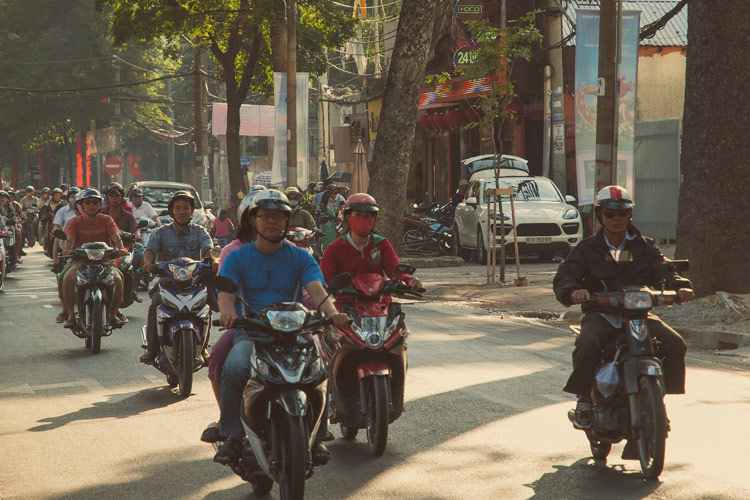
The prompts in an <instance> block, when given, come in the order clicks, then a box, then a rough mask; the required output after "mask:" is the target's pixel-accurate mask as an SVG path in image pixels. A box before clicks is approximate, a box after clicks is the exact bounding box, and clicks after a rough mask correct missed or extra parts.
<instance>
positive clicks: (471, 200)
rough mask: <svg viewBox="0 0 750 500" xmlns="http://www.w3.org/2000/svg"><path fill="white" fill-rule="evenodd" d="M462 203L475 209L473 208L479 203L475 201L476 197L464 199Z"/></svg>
mask: <svg viewBox="0 0 750 500" xmlns="http://www.w3.org/2000/svg"><path fill="white" fill-rule="evenodd" d="M464 203H466V204H467V205H469V206H470V207H475V208H476V206H477V205H478V204H479V202H478V201H477V197H476V196H470V197H468V198H466V200H464Z"/></svg>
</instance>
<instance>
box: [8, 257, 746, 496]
mask: <svg viewBox="0 0 750 500" xmlns="http://www.w3.org/2000/svg"><path fill="white" fill-rule="evenodd" d="M47 262H48V261H47V260H46V259H45V258H44V257H42V256H41V254H40V253H38V249H35V250H34V251H32V252H30V255H29V256H28V257H26V260H25V264H24V265H23V266H21V268H20V269H19V270H18V271H17V272H16V273H14V274H12V275H11V276H9V278H8V282H7V284H6V287H5V290H6V291H5V292H4V293H0V337H1V338H2V340H3V344H4V345H3V352H4V356H3V358H4V359H3V362H2V364H0V422H2V424H0V450H1V452H2V454H1V455H0V456H1V457H2V462H1V465H0V498H22V499H27V498H34V499H36V498H45V499H61V498H75V499H123V498H139V499H140V498H158V499H178V498H180V499H181V498H211V499H223V498H238V499H239V498H243V499H245V498H253V495H252V490H251V488H250V486H249V485H247V484H245V483H243V482H242V481H241V480H240V479H239V478H238V477H236V476H235V475H233V474H231V472H230V471H229V470H228V469H226V468H224V467H222V466H220V465H217V464H214V463H213V462H212V461H211V458H212V456H213V450H212V449H211V447H210V446H208V445H206V444H203V443H201V442H200V441H199V439H198V438H199V436H200V433H201V431H202V430H203V429H204V428H205V426H206V424H207V423H209V422H211V421H214V420H215V419H216V418H217V416H218V410H217V407H216V403H215V401H214V399H213V395H212V393H211V390H210V386H209V384H208V381H207V379H206V372H205V370H203V371H201V372H199V373H198V374H197V381H196V383H195V384H194V389H193V391H194V394H193V395H192V396H190V397H189V398H187V399H181V398H179V397H178V396H177V395H175V394H173V393H172V392H171V391H170V389H169V388H168V387H167V386H166V383H165V381H164V378H163V376H161V374H159V373H158V372H157V371H156V370H154V369H153V368H150V367H146V366H143V365H140V364H139V363H138V361H137V358H138V356H139V355H140V354H141V349H140V333H139V329H140V325H141V324H142V322H143V321H145V313H146V307H145V305H144V304H135V305H134V306H132V307H130V308H129V309H127V310H125V312H126V313H127V314H128V316H129V317H130V320H131V321H130V323H129V324H128V325H126V327H125V328H124V329H122V330H118V331H116V332H115V333H114V334H113V335H112V336H111V337H109V338H106V339H104V341H103V343H102V351H101V353H100V354H98V355H92V354H91V353H90V352H89V351H88V350H86V349H85V348H84V346H83V341H82V340H79V339H77V338H75V337H74V336H73V335H72V334H71V333H70V332H68V331H67V330H64V329H63V328H62V327H61V326H60V325H57V324H55V323H54V316H55V314H56V313H57V311H58V306H57V303H56V302H57V301H56V292H55V291H54V290H53V288H52V287H53V275H52V273H50V272H49V267H48V266H47ZM142 295H144V296H145V294H142ZM405 310H406V313H407V323H408V324H409V327H410V330H411V337H410V341H409V354H410V368H409V373H408V376H407V393H406V400H407V402H406V411H405V412H404V414H403V416H402V417H401V418H400V419H399V420H398V421H396V422H395V423H394V424H393V425H392V427H391V429H390V440H389V444H388V448H387V449H386V452H385V455H384V456H383V457H381V458H373V457H371V456H370V455H369V452H368V450H367V445H366V442H365V441H364V438H363V436H361V435H360V437H359V438H358V440H357V441H356V442H354V443H351V442H345V441H343V440H341V439H337V440H336V441H334V442H333V443H331V444H330V449H331V451H332V454H333V459H332V460H331V462H330V463H329V464H328V465H327V466H325V467H320V468H317V469H316V473H315V475H314V476H313V477H312V478H311V479H310V480H309V481H308V482H307V490H306V498H308V499H373V500H374V499H377V500H380V499H418V500H428V499H429V500H433V499H466V498H472V499H530V498H533V499H587V498H592V499H593V498H597V499H602V498H606V499H623V500H635V499H641V498H658V499H747V498H750V475H748V473H747V465H746V463H745V461H744V458H745V456H746V449H747V446H748V444H750V430H749V429H748V426H747V424H746V420H747V418H746V417H747V415H748V414H749V412H750V377H748V372H747V371H746V368H745V366H743V365H741V364H739V363H733V362H732V361H731V360H728V359H725V358H720V357H717V356H713V355H711V354H694V353H690V354H689V360H688V364H689V369H688V394H687V395H685V396H669V397H668V398H667V406H668V411H669V416H670V419H671V422H672V432H671V434H670V437H669V439H668V441H667V464H666V467H665V471H664V473H663V474H662V476H661V478H660V480H659V481H644V480H643V479H642V478H641V476H640V474H639V470H638V463H637V462H632V461H627V462H624V461H622V460H620V459H619V453H620V452H621V449H622V445H617V446H615V447H614V449H613V452H612V454H611V456H610V460H609V463H608V465H606V466H601V465H595V464H594V463H593V460H592V459H591V458H590V451H589V448H588V444H587V442H586V440H585V438H584V435H583V433H581V432H579V431H575V430H574V429H573V428H572V427H571V425H570V423H569V422H568V420H567V418H566V412H567V410H568V409H569V408H571V407H572V399H571V398H570V397H569V396H568V395H566V394H564V393H563V392H561V391H560V387H561V386H562V385H563V383H564V381H565V378H566V377H567V374H568V372H569V363H570V352H571V350H572V338H571V337H570V335H569V334H568V333H567V332H564V331H561V330H557V329H553V328H550V327H546V326H544V325H535V324H532V323H528V322H521V321H515V320H511V319H508V318H501V317H500V316H498V315H493V314H489V313H487V312H485V311H483V310H481V309H476V308H473V307H470V306H467V305H465V304H458V303H446V302H433V303H421V304H412V305H409V306H406V308H405ZM333 431H334V433H336V434H337V435H338V428H337V427H333ZM270 498H278V490H277V489H276V488H274V490H273V491H272V493H271V495H270Z"/></svg>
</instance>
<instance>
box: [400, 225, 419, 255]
mask: <svg viewBox="0 0 750 500" xmlns="http://www.w3.org/2000/svg"><path fill="white" fill-rule="evenodd" d="M403 241H404V250H406V251H407V252H416V251H418V250H421V249H422V247H423V246H424V238H422V236H421V235H420V234H419V231H417V230H416V229H410V230H408V231H406V232H405V233H404V239H403Z"/></svg>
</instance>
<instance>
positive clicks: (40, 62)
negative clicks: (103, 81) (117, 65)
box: [0, 56, 111, 66]
mask: <svg viewBox="0 0 750 500" xmlns="http://www.w3.org/2000/svg"><path fill="white" fill-rule="evenodd" d="M103 59H111V56H105V57H88V58H85V59H63V60H57V61H34V62H28V61H0V65H2V64H7V65H11V64H12V65H15V66H34V65H41V64H65V63H72V62H84V61H101V60H103Z"/></svg>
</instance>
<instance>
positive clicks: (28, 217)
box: [20, 186, 40, 248]
mask: <svg viewBox="0 0 750 500" xmlns="http://www.w3.org/2000/svg"><path fill="white" fill-rule="evenodd" d="M34 192H35V191H34V186H26V195H25V196H24V197H23V198H21V201H20V203H21V210H23V217H24V233H25V234H24V236H25V238H24V239H25V240H26V242H25V243H26V246H27V247H29V248H31V247H33V246H34V240H35V239H36V229H35V228H36V225H35V223H36V220H37V219H36V215H37V213H38V212H39V207H40V203H39V198H37V197H36V196H34Z"/></svg>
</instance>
